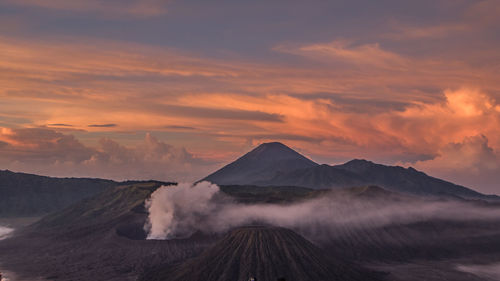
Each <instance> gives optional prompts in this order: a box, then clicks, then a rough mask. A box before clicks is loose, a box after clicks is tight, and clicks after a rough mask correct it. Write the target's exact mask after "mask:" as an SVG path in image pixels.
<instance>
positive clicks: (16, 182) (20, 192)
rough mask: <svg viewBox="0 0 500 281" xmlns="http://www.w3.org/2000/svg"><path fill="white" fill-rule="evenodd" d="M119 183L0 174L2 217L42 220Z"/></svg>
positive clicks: (0, 172) (23, 174) (4, 172)
mask: <svg viewBox="0 0 500 281" xmlns="http://www.w3.org/2000/svg"><path fill="white" fill-rule="evenodd" d="M116 184H117V183H116V182H114V181H111V180H103V179H90V178H52V177H45V176H37V175H31V174H25V173H14V172H11V171H0V217H1V216H39V215H44V214H47V213H50V212H53V211H57V210H61V209H63V208H65V207H67V206H69V205H71V204H73V203H75V202H78V201H80V200H82V199H84V198H88V197H91V196H93V195H95V194H97V193H99V192H102V191H103V190H105V189H106V188H108V187H110V186H114V185H116Z"/></svg>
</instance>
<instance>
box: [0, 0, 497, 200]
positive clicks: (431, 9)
mask: <svg viewBox="0 0 500 281" xmlns="http://www.w3.org/2000/svg"><path fill="white" fill-rule="evenodd" d="M499 15H500V1H498V0H421V1H400V0H380V1H372V0H358V1H352V0H350V1H347V0H345V1H340V0H336V1H326V0H311V1H295V0H287V1H281V0H276V1H261V0H253V1H226V0H215V1H201V0H183V1H181V0H120V1H118V0H72V1H67V0H0V85H1V87H0V169H11V170H15V171H24V172H31V173H39V174H45V175H55V176H93V177H106V178H113V179H131V178H142V179H145V178H155V179H160V180H167V179H173V180H193V179H199V178H200V177H202V176H203V175H206V174H208V173H209V172H211V171H213V170H214V169H216V168H218V167H220V166H222V165H223V164H225V163H227V162H229V161H232V160H234V159H235V158H237V157H238V156H240V155H241V154H242V153H244V152H247V151H248V150H250V149H251V148H252V147H254V146H255V145H258V144H259V143H262V142H266V141H281V142H284V143H285V144H287V145H289V146H291V147H292V148H294V149H297V150H298V151H300V152H301V153H303V154H305V155H307V156H308V157H310V158H312V159H313V160H316V161H318V162H321V163H329V164H333V163H341V162H344V161H346V160H349V159H352V158H365V159H369V160H373V161H376V162H381V163H384V164H397V165H403V166H413V167H415V168H417V169H420V170H423V171H425V172H427V173H428V174H430V175H433V176H438V177H442V178H445V179H447V180H451V181H453V182H456V183H459V184H463V185H466V186H469V187H472V188H475V189H477V190H479V191H482V192H486V193H497V194H498V193H500V186H499V185H498V184H497V183H498V182H500V173H499V172H500V156H499V151H500V130H499V128H500V126H499V125H500V79H499V73H500V52H499V51H498V50H500V17H499Z"/></svg>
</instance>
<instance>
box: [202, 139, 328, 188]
mask: <svg viewBox="0 0 500 281" xmlns="http://www.w3.org/2000/svg"><path fill="white" fill-rule="evenodd" d="M317 165H318V164H316V163H315V162H313V161H311V160H309V159H307V158H306V157H304V156H302V155H301V154H299V153H297V152H296V151H294V150H293V149H291V148H289V147H287V146H286V145H284V144H282V143H279V142H271V143H264V144H261V145H259V146H258V147H257V148H255V149H254V150H252V151H250V152H248V153H247V154H245V155H243V156H242V157H241V158H239V159H238V160H236V161H234V162H232V163H230V164H229V165H227V166H225V167H223V168H222V169H220V170H218V171H216V172H215V173H213V174H211V175H209V176H208V177H206V178H205V179H203V180H207V181H210V182H212V183H216V184H219V185H240V184H243V185H251V184H254V183H256V182H259V181H264V180H269V179H271V178H273V177H275V176H276V175H278V174H280V173H287V172H291V171H294V170H297V169H304V168H310V167H314V166H317Z"/></svg>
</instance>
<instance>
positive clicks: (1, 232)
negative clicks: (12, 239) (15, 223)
mask: <svg viewBox="0 0 500 281" xmlns="http://www.w3.org/2000/svg"><path fill="white" fill-rule="evenodd" d="M13 231H14V229H13V228H10V227H5V226H1V225H0V240H3V239H5V238H7V237H8V236H9V235H10V234H11V233H12V232H13Z"/></svg>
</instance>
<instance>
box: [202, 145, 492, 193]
mask: <svg viewBox="0 0 500 281" xmlns="http://www.w3.org/2000/svg"><path fill="white" fill-rule="evenodd" d="M204 180H207V181H210V182H213V183H216V184H219V185H256V186H298V187H306V188H312V189H340V188H346V187H352V186H369V185H377V186H380V187H383V188H385V189H387V190H391V191H396V192H400V193H409V194H414V195H420V196H438V197H457V196H458V197H461V198H480V199H488V200H498V199H500V198H499V197H498V196H494V195H484V194H481V193H479V192H476V191H474V190H471V189H469V188H466V187H464V186H460V185H456V184H453V183H451V182H447V181H444V180H441V179H438V178H434V177H431V176H428V175H426V174H425V173H423V172H420V171H417V170H415V169H414V168H411V167H409V168H403V167H400V166H386V165H381V164H376V163H373V162H371V161H367V160H362V159H354V160H351V161H349V162H347V163H345V164H342V165H335V166H330V165H326V164H322V165H319V164H316V163H314V162H312V161H311V160H309V159H307V158H306V157H304V156H302V155H300V154H299V153H297V152H295V151H293V150H292V149H290V148H289V147H287V146H285V145H284V144H281V143H265V144H261V145H260V146H258V147H257V148H255V149H254V150H252V151H251V152H249V153H247V154H245V155H244V156H243V157H241V158H240V159H238V160H236V161H235V162H233V163H231V164H229V165H227V166H225V167H224V168H222V169H220V170H218V171H216V172H215V173H213V174H211V175H209V176H208V177H206V178H205V179H204Z"/></svg>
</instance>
